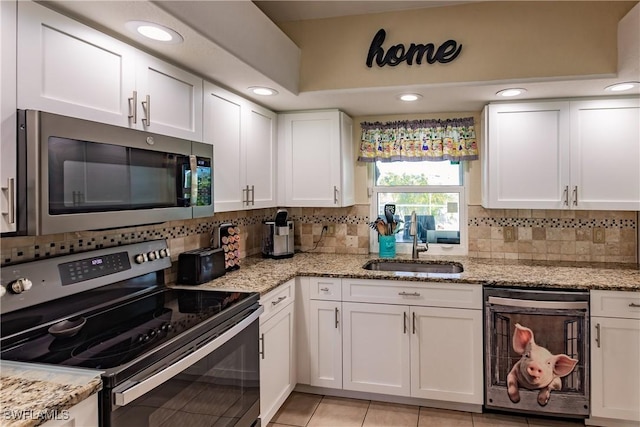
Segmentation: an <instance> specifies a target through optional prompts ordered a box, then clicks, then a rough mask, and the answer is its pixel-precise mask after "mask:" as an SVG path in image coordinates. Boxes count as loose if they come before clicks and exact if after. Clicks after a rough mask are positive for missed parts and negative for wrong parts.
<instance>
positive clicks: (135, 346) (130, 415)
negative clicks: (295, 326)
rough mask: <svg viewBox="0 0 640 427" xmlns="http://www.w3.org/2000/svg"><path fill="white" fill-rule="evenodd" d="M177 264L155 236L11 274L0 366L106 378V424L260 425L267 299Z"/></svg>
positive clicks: (5, 274) (5, 283) (5, 277)
mask: <svg viewBox="0 0 640 427" xmlns="http://www.w3.org/2000/svg"><path fill="white" fill-rule="evenodd" d="M170 266H171V261H170V257H169V251H168V248H167V244H166V241H164V240H155V241H150V242H144V243H137V244H132V245H126V246H118V247H113V248H107V249H99V250H95V251H91V252H84V253H77V254H70V255H65V256H61V257H56V258H49V259H44V260H38V261H33V262H29V263H25V264H18V265H9V266H5V267H3V269H2V279H1V280H2V282H1V284H2V289H0V291H6V292H3V294H4V295H3V296H2V306H1V310H2V311H1V314H0V321H1V325H0V326H1V328H2V339H1V340H0V358H1V359H3V360H13V361H21V362H37V363H46V364H52V365H61V366H78V367H84V368H94V369H99V370H101V371H104V373H103V374H102V380H103V390H102V391H101V392H100V396H99V400H100V425H101V426H104V427H113V426H116V427H117V426H132V425H135V426H177V425H196V424H197V425H200V423H201V424H202V425H208V426H222V425H224V426H247V427H249V426H257V425H259V420H258V416H259V407H260V405H259V395H260V375H259V350H258V342H259V340H258V318H259V315H260V313H261V312H262V307H260V306H259V304H258V299H259V294H258V293H245V292H221V291H201V290H195V289H193V290H192V289H170V288H167V287H165V286H164V271H163V270H164V269H166V268H169V267H170Z"/></svg>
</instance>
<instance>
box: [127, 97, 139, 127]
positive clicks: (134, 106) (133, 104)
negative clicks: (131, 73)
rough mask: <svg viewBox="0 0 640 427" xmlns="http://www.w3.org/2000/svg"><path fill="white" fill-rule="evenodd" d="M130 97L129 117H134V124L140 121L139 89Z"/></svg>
mask: <svg viewBox="0 0 640 427" xmlns="http://www.w3.org/2000/svg"><path fill="white" fill-rule="evenodd" d="M128 99H129V116H128V117H129V118H130V119H133V124H136V123H137V122H138V91H137V90H134V91H133V96H132V97H131V98H128Z"/></svg>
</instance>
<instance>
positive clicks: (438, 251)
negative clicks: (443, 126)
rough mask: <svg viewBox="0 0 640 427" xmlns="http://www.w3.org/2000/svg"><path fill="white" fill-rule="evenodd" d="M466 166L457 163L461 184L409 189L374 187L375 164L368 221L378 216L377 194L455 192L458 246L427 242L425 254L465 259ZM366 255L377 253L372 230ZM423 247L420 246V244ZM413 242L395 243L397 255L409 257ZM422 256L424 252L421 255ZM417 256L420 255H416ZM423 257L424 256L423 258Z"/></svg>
mask: <svg viewBox="0 0 640 427" xmlns="http://www.w3.org/2000/svg"><path fill="white" fill-rule="evenodd" d="M465 171H466V167H465V163H464V162H461V163H460V182H461V183H462V184H461V185H411V186H397V187H395V186H378V185H376V176H375V175H376V172H375V163H372V164H370V165H369V170H368V172H369V183H370V187H369V188H370V191H369V195H370V197H369V199H370V203H369V210H370V215H369V217H370V218H371V221H373V220H375V219H376V218H377V217H378V215H379V214H378V209H377V207H378V194H379V193H458V197H459V205H458V218H459V224H460V243H459V244H457V245H454V244H446V243H429V250H428V251H427V252H426V254H427V255H453V256H466V255H467V254H468V253H469V235H468V226H467V210H468V207H467V198H466V197H467V196H466V180H465V176H466V175H467V174H466V173H465ZM369 236H370V237H369V252H371V253H376V254H377V253H379V252H380V246H379V244H378V232H377V231H376V230H371V231H370V233H369ZM419 245H420V247H423V246H424V244H423V243H419ZM412 246H413V245H412V243H404V242H398V243H397V244H396V253H397V254H409V255H410V254H411V250H412ZM422 254H425V252H422ZM419 256H420V255H419ZM422 256H425V255H422Z"/></svg>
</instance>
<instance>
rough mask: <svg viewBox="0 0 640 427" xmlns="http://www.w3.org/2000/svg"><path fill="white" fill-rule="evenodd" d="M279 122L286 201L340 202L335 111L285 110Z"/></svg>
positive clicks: (304, 203)
mask: <svg viewBox="0 0 640 427" xmlns="http://www.w3.org/2000/svg"><path fill="white" fill-rule="evenodd" d="M281 124H282V130H281V131H282V132H281V134H282V137H283V141H284V145H285V146H284V158H283V160H282V164H283V165H284V168H285V173H284V179H285V185H284V187H285V198H286V205H287V206H299V207H304V206H311V207H323V206H324V207H338V206H340V204H339V199H338V198H339V192H340V180H341V178H340V166H341V164H340V130H339V127H340V121H339V112H337V111H330V112H315V113H300V114H285V115H284V117H283V119H282V120H281Z"/></svg>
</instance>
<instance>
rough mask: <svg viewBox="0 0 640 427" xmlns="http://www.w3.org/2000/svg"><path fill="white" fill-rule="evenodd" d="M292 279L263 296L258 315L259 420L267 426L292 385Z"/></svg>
mask: <svg viewBox="0 0 640 427" xmlns="http://www.w3.org/2000/svg"><path fill="white" fill-rule="evenodd" d="M294 289H295V288H294V285H293V280H292V281H291V282H289V283H286V284H284V285H281V286H279V287H278V288H276V289H275V290H273V291H271V292H270V293H268V294H267V295H265V296H264V297H263V298H261V300H260V301H261V304H262V305H263V306H264V307H265V311H264V313H263V314H262V315H261V316H260V341H261V342H260V357H261V359H260V419H261V423H262V425H265V426H266V425H267V424H268V423H269V421H270V420H271V418H272V417H273V416H274V415H275V413H276V412H277V411H278V409H279V408H280V406H281V405H282V403H284V401H285V400H287V397H289V394H290V393H291V391H292V390H293V388H294V387H295V385H296V375H295V358H294V357H295V352H294V303H293V302H294Z"/></svg>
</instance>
